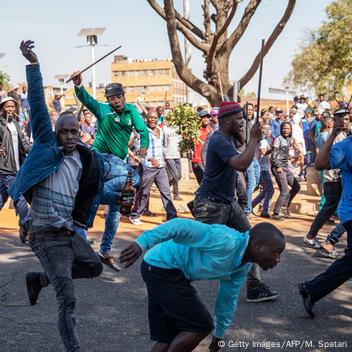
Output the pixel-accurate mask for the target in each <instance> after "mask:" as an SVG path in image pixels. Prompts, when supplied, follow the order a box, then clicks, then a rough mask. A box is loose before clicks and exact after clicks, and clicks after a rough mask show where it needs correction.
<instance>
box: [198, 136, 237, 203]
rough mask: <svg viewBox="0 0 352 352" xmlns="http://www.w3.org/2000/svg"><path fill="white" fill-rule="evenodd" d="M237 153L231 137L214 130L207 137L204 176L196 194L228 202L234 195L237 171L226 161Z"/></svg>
mask: <svg viewBox="0 0 352 352" xmlns="http://www.w3.org/2000/svg"><path fill="white" fill-rule="evenodd" d="M237 154H238V152H237V151H236V149H235V144H234V142H233V139H232V137H227V136H225V135H224V134H222V133H221V132H220V131H215V132H214V133H213V135H212V136H211V137H210V139H209V145H208V150H207V155H206V163H205V173H204V178H203V180H202V183H201V185H200V186H199V188H198V190H197V194H199V195H202V196H211V197H214V198H217V199H219V200H223V201H226V202H229V203H230V202H231V201H232V199H233V197H234V195H235V188H236V177H237V173H236V171H235V170H234V169H233V168H232V167H230V166H229V165H228V161H229V160H230V159H231V158H232V157H234V156H235V155H237Z"/></svg>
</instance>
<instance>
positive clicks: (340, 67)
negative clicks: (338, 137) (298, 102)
mask: <svg viewBox="0 0 352 352" xmlns="http://www.w3.org/2000/svg"><path fill="white" fill-rule="evenodd" d="M326 14H327V17H328V20H327V21H326V22H324V23H323V25H322V26H321V27H320V28H319V29H318V30H317V31H316V32H311V33H310V38H309V40H308V43H306V45H304V46H303V47H302V48H301V51H300V52H299V53H298V54H296V55H295V56H294V58H293V61H292V70H291V72H290V74H289V80H291V82H292V83H293V84H294V85H295V86H296V87H299V86H305V87H308V88H311V89H313V90H314V91H315V93H316V94H319V93H330V92H334V91H337V92H341V91H342V88H343V87H344V85H345V84H346V82H347V81H348V80H349V79H350V76H349V75H350V69H351V67H352V45H351V43H352V0H336V1H333V2H332V3H331V4H330V5H329V6H328V7H327V8H326Z"/></svg>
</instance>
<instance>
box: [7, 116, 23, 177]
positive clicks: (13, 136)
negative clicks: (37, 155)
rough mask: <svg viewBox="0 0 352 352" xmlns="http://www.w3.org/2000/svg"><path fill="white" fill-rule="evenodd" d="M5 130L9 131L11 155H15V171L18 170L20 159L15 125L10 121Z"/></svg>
mask: <svg viewBox="0 0 352 352" xmlns="http://www.w3.org/2000/svg"><path fill="white" fill-rule="evenodd" d="M7 129H8V130H9V131H10V134H11V139H12V145H13V153H14V155H15V163H16V169H17V171H18V170H19V169H20V159H19V152H18V133H17V128H16V126H15V124H14V123H13V122H12V121H11V122H8V123H7Z"/></svg>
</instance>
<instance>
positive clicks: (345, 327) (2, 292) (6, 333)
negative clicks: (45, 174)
mask: <svg viewBox="0 0 352 352" xmlns="http://www.w3.org/2000/svg"><path fill="white" fill-rule="evenodd" d="M295 223H296V224H298V223H299V226H298V225H297V226H294V225H295ZM305 223H308V221H306V220H301V219H300V220H292V221H290V222H285V223H284V224H282V227H283V230H284V231H285V233H286V239H287V242H288V245H287V249H286V251H285V253H284V255H283V259H282V262H281V263H280V265H279V266H278V267H277V268H276V269H274V270H272V271H269V272H266V273H264V274H263V278H264V279H265V282H266V283H268V284H269V285H270V287H272V288H274V289H277V290H278V291H279V292H280V297H279V299H278V300H277V301H275V302H267V303H261V304H253V303H252V304H249V303H246V301H245V295H244V293H245V290H244V289H242V292H241V296H240V298H239V302H238V310H237V313H236V316H235V318H234V321H233V324H232V326H231V329H230V330H229V331H228V333H227V335H226V338H225V343H226V346H225V347H224V348H223V351H235V350H237V351H242V350H247V351H268V350H271V351H279V350H287V351H298V350H304V351H351V350H352V337H351V334H352V329H351V327H352V319H351V297H352V295H351V287H352V286H351V283H346V284H345V285H343V286H342V287H341V288H340V289H339V290H337V291H336V292H334V293H333V294H332V295H330V296H329V297H328V298H326V299H324V300H323V301H321V303H319V304H317V306H316V309H315V311H316V313H317V318H316V319H315V320H311V319H309V318H307V316H306V314H305V312H304V310H303V308H302V303H301V299H300V296H299V295H298V292H297V283H299V282H301V281H302V280H304V279H307V278H311V277H313V276H314V275H316V274H317V273H319V272H321V271H322V270H324V268H325V267H326V266H327V265H328V264H329V263H330V262H331V261H330V260H329V259H325V258H321V257H319V256H318V255H317V254H316V252H315V251H314V250H311V249H308V248H305V247H303V246H302V240H301V236H302V233H300V231H297V230H293V228H296V227H301V228H302V227H303V228H304V224H305ZM302 224H303V226H302ZM9 232H11V231H8V230H6V229H3V228H1V227H0V265H1V271H0V351H2V352H10V351H11V352H39V351H40V352H49V351H50V352H61V351H64V349H63V346H62V343H61V339H60V336H59V332H58V329H57V306H56V301H55V295H54V291H53V290H52V288H50V287H49V288H46V289H44V290H43V291H42V292H41V295H40V299H39V304H37V305H36V306H34V307H32V306H30V305H29V304H28V300H27V294H26V288H25V281H24V278H25V273H26V272H27V271H31V270H37V269H38V270H40V265H39V264H38V262H37V260H36V259H35V257H34V256H33V255H32V252H31V251H30V248H29V247H27V246H22V245H21V244H20V243H19V240H18V237H17V236H16V235H14V234H13V233H9ZM96 242H97V243H98V241H96ZM124 242H125V241H124V240H122V239H119V240H118V241H117V242H116V245H115V248H121V247H123V246H124ZM343 246H344V243H342V244H341V245H340V247H339V248H340V250H342V248H343ZM95 247H97V246H96V245H95ZM195 286H196V287H197V288H198V290H199V293H200V296H201V297H202V299H203V300H204V302H205V304H206V305H207V307H208V308H209V310H210V311H212V310H213V302H214V299H215V295H216V289H217V283H216V282H200V283H196V285H195ZM75 290H76V296H77V310H76V317H77V324H78V331H79V335H80V338H81V344H82V351H89V352H95V351H96V352H98V351H99V352H110V351H116V352H124V351H131V352H132V351H136V352H137V351H138V352H143V351H148V349H149V347H150V346H151V343H150V340H149V331H148V321H147V297H146V289H145V286H144V283H143V281H142V279H141V277H140V274H139V265H135V266H133V267H131V268H129V269H127V270H125V271H122V272H121V273H118V274H117V273H115V272H113V271H111V270H110V269H108V268H106V269H105V270H104V273H103V274H102V276H101V277H99V278H97V279H94V280H79V281H76V282H75ZM338 342H340V343H343V342H345V343H346V344H347V347H346V348H344V347H341V348H338V347H331V348H320V346H323V344H324V343H325V344H327V343H331V344H330V345H328V346H333V345H332V344H336V343H338ZM208 343H209V339H208V340H207V341H205V342H204V343H203V344H202V345H201V346H199V347H198V349H197V351H198V352H200V351H207V345H208ZM313 346H315V347H314V348H313ZM326 346H327V345H326ZM235 347H236V348H235Z"/></svg>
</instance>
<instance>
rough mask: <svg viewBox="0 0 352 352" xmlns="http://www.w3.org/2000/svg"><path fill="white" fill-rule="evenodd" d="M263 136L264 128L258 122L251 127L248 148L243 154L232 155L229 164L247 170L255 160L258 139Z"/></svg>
mask: <svg viewBox="0 0 352 352" xmlns="http://www.w3.org/2000/svg"><path fill="white" fill-rule="evenodd" d="M261 136H262V130H261V127H260V123H256V124H255V125H254V126H253V127H252V129H251V138H250V140H249V143H248V144H247V148H246V149H245V151H244V152H243V153H242V154H239V155H236V156H234V157H232V158H231V159H230V160H229V161H228V164H229V166H230V167H232V168H233V169H235V170H237V171H241V172H244V171H246V170H247V169H248V167H249V165H250V164H251V162H252V161H253V158H254V154H255V151H256V149H257V146H258V140H259V139H260V138H261Z"/></svg>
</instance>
